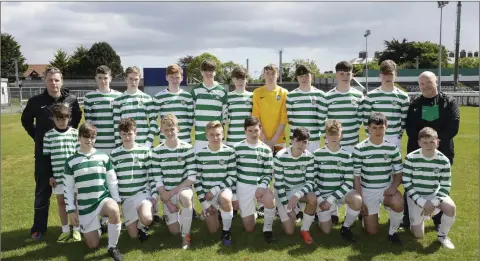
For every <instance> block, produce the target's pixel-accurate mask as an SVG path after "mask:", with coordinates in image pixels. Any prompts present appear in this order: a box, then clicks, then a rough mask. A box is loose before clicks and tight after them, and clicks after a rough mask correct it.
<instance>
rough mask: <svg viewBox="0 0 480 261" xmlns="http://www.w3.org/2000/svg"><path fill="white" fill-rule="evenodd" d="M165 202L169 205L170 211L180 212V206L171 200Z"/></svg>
mask: <svg viewBox="0 0 480 261" xmlns="http://www.w3.org/2000/svg"><path fill="white" fill-rule="evenodd" d="M165 204H166V205H167V208H168V211H170V213H176V212H178V206H177V205H175V204H173V203H172V202H171V201H167V203H165Z"/></svg>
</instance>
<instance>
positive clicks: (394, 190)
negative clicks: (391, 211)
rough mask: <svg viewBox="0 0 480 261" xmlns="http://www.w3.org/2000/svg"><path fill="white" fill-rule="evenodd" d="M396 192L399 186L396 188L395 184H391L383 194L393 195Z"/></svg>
mask: <svg viewBox="0 0 480 261" xmlns="http://www.w3.org/2000/svg"><path fill="white" fill-rule="evenodd" d="M395 192H397V188H395V187H393V186H390V187H388V188H387V189H386V190H385V191H384V192H383V195H384V196H392V195H394V194H395Z"/></svg>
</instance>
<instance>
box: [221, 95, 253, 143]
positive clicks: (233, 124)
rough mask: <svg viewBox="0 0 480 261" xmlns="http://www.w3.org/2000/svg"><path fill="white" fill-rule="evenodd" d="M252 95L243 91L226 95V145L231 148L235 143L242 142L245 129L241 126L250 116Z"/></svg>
mask: <svg viewBox="0 0 480 261" xmlns="http://www.w3.org/2000/svg"><path fill="white" fill-rule="evenodd" d="M252 95H253V93H252V92H248V91H245V92H243V93H237V92H236V91H232V92H229V93H228V103H227V112H228V121H229V123H228V134H227V145H228V146H230V147H233V146H234V145H235V144H236V143H238V142H240V141H242V140H244V139H245V138H246V137H245V128H244V127H243V124H244V122H245V119H246V118H247V117H249V116H251V115H252V106H253V101H252V98H253V96H252Z"/></svg>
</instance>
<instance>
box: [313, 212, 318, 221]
mask: <svg viewBox="0 0 480 261" xmlns="http://www.w3.org/2000/svg"><path fill="white" fill-rule="evenodd" d="M313 222H318V215H317V213H315V217H314V218H313Z"/></svg>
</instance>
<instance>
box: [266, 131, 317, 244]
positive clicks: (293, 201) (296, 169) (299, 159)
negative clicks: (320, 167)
mask: <svg viewBox="0 0 480 261" xmlns="http://www.w3.org/2000/svg"><path fill="white" fill-rule="evenodd" d="M309 140H310V133H309V132H308V130H307V129H306V128H304V127H300V128H296V129H294V130H293V131H292V139H291V145H290V147H287V148H285V149H282V150H280V151H279V152H278V153H277V155H275V157H274V159H273V163H274V175H275V176H274V177H275V182H274V183H273V184H274V188H275V202H276V205H277V209H278V215H279V216H280V220H281V221H282V226H283V230H284V231H285V233H287V234H288V235H292V234H293V233H294V232H295V225H296V224H295V220H296V215H295V209H296V207H297V203H299V202H302V203H306V207H305V210H304V215H303V224H302V228H301V230H300V235H301V236H302V239H303V241H305V243H306V244H312V243H313V240H312V237H311V236H310V232H309V231H308V228H309V227H310V225H311V224H312V222H313V220H314V218H315V209H316V203H317V197H316V196H315V193H314V192H313V191H314V187H315V180H314V168H313V155H312V153H310V152H309V151H308V150H307V146H308V141H309Z"/></svg>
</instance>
